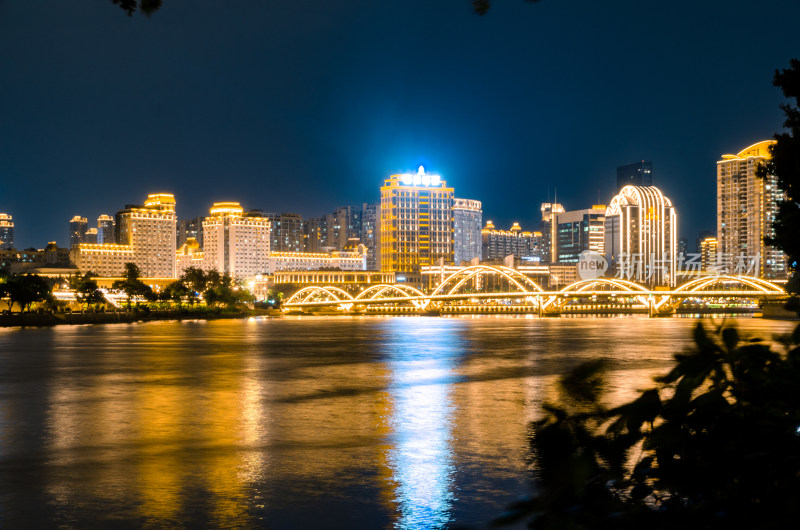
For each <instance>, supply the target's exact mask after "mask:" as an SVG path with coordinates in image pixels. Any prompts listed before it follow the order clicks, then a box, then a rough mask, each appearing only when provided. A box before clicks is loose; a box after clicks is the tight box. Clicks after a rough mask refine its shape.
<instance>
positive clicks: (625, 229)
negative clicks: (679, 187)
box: [604, 186, 678, 285]
mask: <svg viewBox="0 0 800 530" xmlns="http://www.w3.org/2000/svg"><path fill="white" fill-rule="evenodd" d="M677 233H678V230H677V215H676V213H675V208H674V207H673V206H672V202H671V201H670V200H669V199H668V198H667V197H665V196H664V194H663V193H661V190H659V189H658V188H656V187H655V186H625V187H623V188H622V189H621V190H620V192H619V194H618V195H616V196H615V197H614V198H613V199H612V200H611V204H610V205H609V207H608V209H607V210H606V219H605V242H604V247H605V248H604V250H605V256H606V259H607V260H608V263H609V266H610V268H611V270H612V272H614V273H615V274H616V276H617V277H619V278H622V279H626V280H632V281H635V282H638V283H641V284H647V285H675V275H676V270H675V263H676V253H677V246H678V241H677Z"/></svg>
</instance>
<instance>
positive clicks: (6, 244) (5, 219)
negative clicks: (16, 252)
mask: <svg viewBox="0 0 800 530" xmlns="http://www.w3.org/2000/svg"><path fill="white" fill-rule="evenodd" d="M12 248H14V219H13V218H12V217H11V215H9V214H7V213H0V250H11V249H12Z"/></svg>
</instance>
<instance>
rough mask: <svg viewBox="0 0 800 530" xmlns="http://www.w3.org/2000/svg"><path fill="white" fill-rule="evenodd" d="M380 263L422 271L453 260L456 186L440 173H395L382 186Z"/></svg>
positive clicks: (395, 268)
mask: <svg viewBox="0 0 800 530" xmlns="http://www.w3.org/2000/svg"><path fill="white" fill-rule="evenodd" d="M380 232H381V233H380V249H381V250H380V266H381V270H382V271H387V272H410V273H418V272H419V271H420V267H422V266H426V265H434V264H436V263H437V262H439V261H440V260H441V261H442V262H443V263H452V262H453V188H450V187H448V186H447V183H446V182H445V181H444V180H442V179H441V177H440V176H439V175H431V174H428V173H425V168H423V167H422V166H420V167H419V170H418V171H417V173H414V174H410V173H405V174H400V175H391V176H390V177H389V178H388V179H386V180H384V183H383V186H382V187H381V209H380Z"/></svg>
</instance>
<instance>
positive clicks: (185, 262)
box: [175, 237, 206, 277]
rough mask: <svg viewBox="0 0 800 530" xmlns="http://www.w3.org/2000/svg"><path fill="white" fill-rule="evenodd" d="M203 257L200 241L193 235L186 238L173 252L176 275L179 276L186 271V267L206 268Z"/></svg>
mask: <svg viewBox="0 0 800 530" xmlns="http://www.w3.org/2000/svg"><path fill="white" fill-rule="evenodd" d="M204 258H205V254H204V253H203V249H202V248H200V243H198V242H197V240H196V239H195V238H193V237H190V238H188V239H187V240H186V241H185V242H184V243H183V245H181V246H180V247H178V250H177V251H176V252H175V274H176V276H179V277H180V276H181V275H183V273H184V272H186V269H188V268H190V267H192V268H195V269H201V270H206V263H205V259H204Z"/></svg>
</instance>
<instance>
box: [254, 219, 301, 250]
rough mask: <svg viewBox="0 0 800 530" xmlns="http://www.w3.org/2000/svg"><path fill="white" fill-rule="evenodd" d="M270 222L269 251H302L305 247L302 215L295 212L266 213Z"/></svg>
mask: <svg viewBox="0 0 800 530" xmlns="http://www.w3.org/2000/svg"><path fill="white" fill-rule="evenodd" d="M264 217H266V218H267V219H268V220H269V223H270V227H269V229H270V245H269V248H270V250H271V251H276V252H277V251H280V252H302V251H303V250H304V249H305V237H304V233H303V216H302V215H300V214H296V213H266V214H264Z"/></svg>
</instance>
